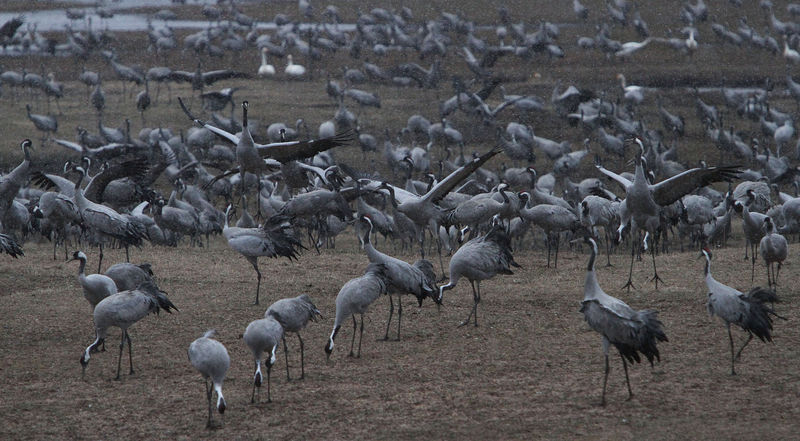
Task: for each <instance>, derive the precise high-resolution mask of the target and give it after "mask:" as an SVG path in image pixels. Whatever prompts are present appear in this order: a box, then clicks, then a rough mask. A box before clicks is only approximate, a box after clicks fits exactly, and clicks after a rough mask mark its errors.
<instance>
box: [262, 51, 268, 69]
mask: <svg viewBox="0 0 800 441" xmlns="http://www.w3.org/2000/svg"><path fill="white" fill-rule="evenodd" d="M261 65H262V66H266V65H267V54H266V53H265V52H261Z"/></svg>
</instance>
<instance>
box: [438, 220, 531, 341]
mask: <svg viewBox="0 0 800 441" xmlns="http://www.w3.org/2000/svg"><path fill="white" fill-rule="evenodd" d="M511 266H514V267H517V268H519V267H520V266H519V264H517V262H515V261H514V256H512V255H511V240H510V239H509V237H508V234H506V232H505V229H504V227H503V225H502V223H501V222H500V217H499V216H497V215H495V217H494V218H493V219H492V229H491V230H489V232H488V233H486V234H485V235H483V236H478V237H476V238H474V239H472V240H470V241H469V242H467V243H465V244H464V245H462V246H461V248H459V249H458V251H456V252H455V254H453V257H451V258H450V282H448V283H447V284H446V285H442V286H440V287H439V299H438V301H437V303H442V295H443V294H444V292H445V291H447V290H448V289H453V288H455V286H456V285H457V284H458V280H459V279H461V277H466V278H467V280H469V283H470V285H471V286H472V299H473V304H472V310H471V311H470V313H469V316H467V319H466V320H464V321H463V322H461V324H460V325H459V326H464V325H466V324H469V320H470V319H471V318H472V316H473V315H474V316H475V326H478V303H480V301H481V281H482V280H486V279H491V278H492V277H494V276H495V274H514V273H513V272H512V271H511V268H510V267H511ZM476 285H477V287H476Z"/></svg>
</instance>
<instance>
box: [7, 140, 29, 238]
mask: <svg viewBox="0 0 800 441" xmlns="http://www.w3.org/2000/svg"><path fill="white" fill-rule="evenodd" d="M20 148H22V155H23V158H22V162H20V163H19V165H17V166H16V167H14V169H13V170H11V171H10V172H9V173H8V174H6V175H5V176H2V177H0V223H2V222H3V219H4V218H5V217H6V213H7V212H8V210H9V209H10V208H11V205H12V203H13V202H14V198H15V197H17V194H18V193H19V190H20V188H22V187H23V186H24V185H26V184H27V182H28V178H29V175H30V167H31V150H32V148H33V143H32V142H31V140H30V139H23V140H22V142H21V143H20Z"/></svg>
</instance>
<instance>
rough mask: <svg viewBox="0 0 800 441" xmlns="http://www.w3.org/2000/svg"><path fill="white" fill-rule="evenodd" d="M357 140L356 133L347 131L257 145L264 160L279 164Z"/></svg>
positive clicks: (308, 156)
mask: <svg viewBox="0 0 800 441" xmlns="http://www.w3.org/2000/svg"><path fill="white" fill-rule="evenodd" d="M354 138H355V132H353V131H352V130H346V131H343V132H339V133H337V134H336V135H334V136H330V137H327V138H320V139H310V140H308V141H288V142H273V143H270V144H256V145H255V146H256V149H258V153H259V155H261V157H262V158H272V159H275V160H277V161H279V162H288V161H291V160H298V159H305V158H310V157H312V156H314V155H316V154H317V153H319V152H323V151H325V150H328V149H332V148H334V147H339V146H342V145H346V144H349V143H351V142H352V141H353V139H354Z"/></svg>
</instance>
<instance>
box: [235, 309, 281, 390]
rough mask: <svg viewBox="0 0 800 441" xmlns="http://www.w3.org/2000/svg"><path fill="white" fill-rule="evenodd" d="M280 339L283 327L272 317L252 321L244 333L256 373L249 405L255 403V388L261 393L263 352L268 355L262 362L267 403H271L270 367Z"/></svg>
mask: <svg viewBox="0 0 800 441" xmlns="http://www.w3.org/2000/svg"><path fill="white" fill-rule="evenodd" d="M282 338H283V326H281V324H280V323H278V321H277V320H275V319H274V318H273V317H267V318H262V319H258V320H253V321H252V322H250V324H249V325H247V329H245V331H244V342H245V343H246V344H247V346H248V347H249V348H250V350H251V351H252V352H253V358H254V359H255V362H256V371H255V373H254V374H253V393H252V394H250V402H251V403H255V397H256V388H258V390H259V392H260V391H261V383H262V375H261V357H262V356H263V355H264V352H267V353H269V358H267V359H266V360H265V361H264V364H265V365H266V366H267V401H268V402H270V403H271V402H272V394H271V393H270V376H271V373H272V365H274V364H275V351H276V350H277V349H278V343H280V341H281V339H282Z"/></svg>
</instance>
